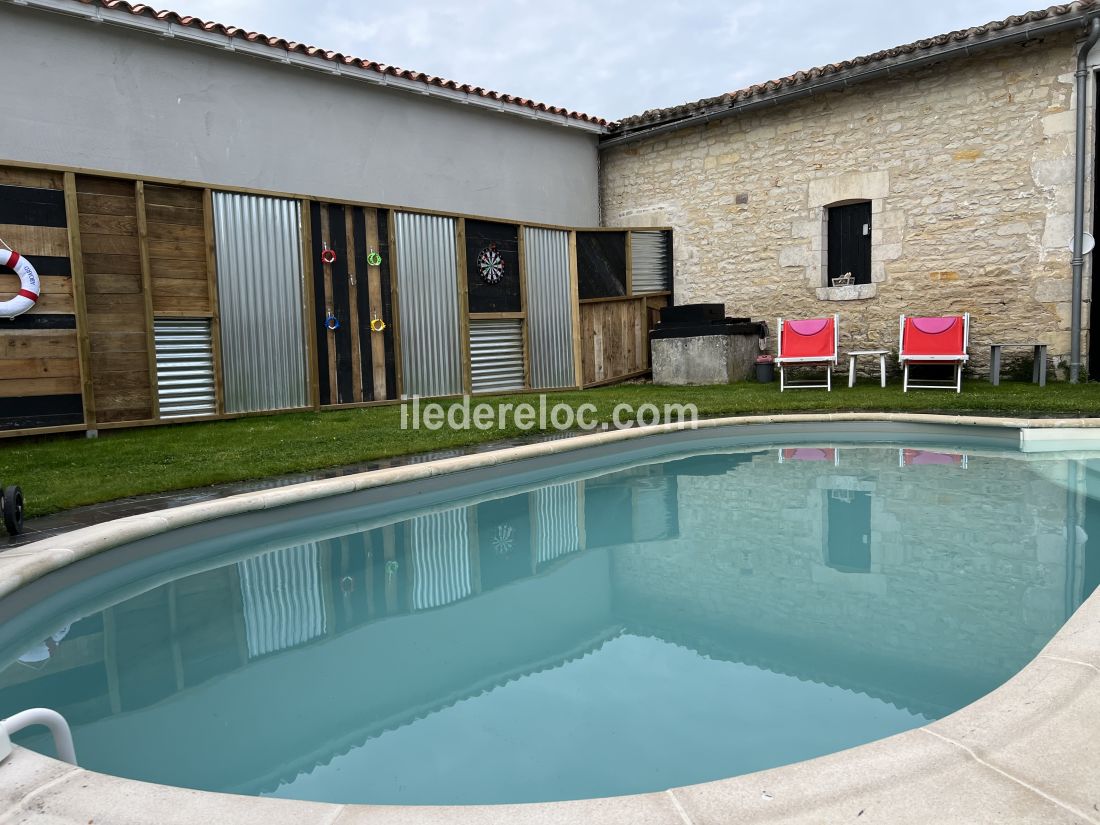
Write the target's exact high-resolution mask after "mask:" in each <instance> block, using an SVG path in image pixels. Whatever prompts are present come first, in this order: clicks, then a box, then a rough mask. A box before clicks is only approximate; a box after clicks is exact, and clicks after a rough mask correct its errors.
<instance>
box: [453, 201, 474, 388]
mask: <svg viewBox="0 0 1100 825" xmlns="http://www.w3.org/2000/svg"><path fill="white" fill-rule="evenodd" d="M455 270H456V271H457V272H458V335H459V350H458V351H459V353H460V357H461V359H462V392H463V393H465V394H466V395H469V394H470V393H471V392H473V370H472V365H471V364H470V289H469V286H468V284H467V283H466V219H465V218H457V219H456V221H455Z"/></svg>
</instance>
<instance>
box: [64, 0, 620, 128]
mask: <svg viewBox="0 0 1100 825" xmlns="http://www.w3.org/2000/svg"><path fill="white" fill-rule="evenodd" d="M67 2H71V3H76V4H79V5H83V6H93V7H96V8H103V9H107V10H109V11H121V12H126V13H129V14H132V15H134V16H136V17H149V18H152V19H154V20H159V21H161V22H167V23H172V24H176V25H179V26H183V27H185V28H190V29H198V30H201V31H204V32H207V33H209V34H220V35H224V36H226V37H228V38H230V39H241V40H245V41H247V42H249V43H258V44H260V45H263V46H268V47H270V48H276V49H283V50H285V51H287V52H291V53H294V54H301V55H305V56H307V57H316V58H319V59H322V60H327V61H329V62H330V63H336V64H340V65H344V66H354V67H356V68H360V69H364V70H366V71H372V72H377V73H378V74H381V75H389V76H392V77H397V78H401V79H404V80H411V81H414V82H420V83H424V84H426V85H429V86H436V87H438V88H441V89H449V90H452V91H458V92H463V93H465V94H470V95H476V96H478V97H483V98H486V99H488V100H496V101H500V102H501V103H506V104H509V105H512V106H518V107H522V108H526V109H532V110H534V111H538V112H546V113H548V114H553V115H559V116H561V117H565V118H569V119H571V120H578V121H582V122H585V123H592V124H595V125H597V126H607V125H609V121H608V120H607V119H606V118H602V117H598V116H596V115H589V114H585V113H584V112H578V111H574V110H570V109H567V108H565V107H564V106H553V105H550V104H547V103H541V102H539V101H536V100H531V99H530V98H526V97H521V96H519V95H513V94H508V93H506V92H497V91H494V90H492V89H486V88H483V87H481V86H473V85H470V84H468V83H459V82H458V81H456V80H450V79H448V78H444V77H437V76H435V75H430V74H427V73H425V72H417V71H413V70H411V69H402V68H400V67H398V66H391V65H389V64H386V63H381V62H379V61H376V60H368V59H365V58H360V57H355V56H353V55H346V54H344V53H342V52H336V51H332V50H329V49H322V48H320V47H317V46H309V45H306V44H305V43H299V42H297V41H295V40H287V39H286V38H283V37H273V36H270V35H267V34H264V33H262V32H255V31H247V30H245V29H243V28H241V27H239V26H231V25H226V24H224V23H218V22H215V21H211V20H203V19H202V18H200V17H196V16H194V15H187V14H180V13H179V12H176V11H171V10H168V9H161V10H158V9H156V8H154V7H153V6H149V5H146V4H144V3H130V2H128V0H67Z"/></svg>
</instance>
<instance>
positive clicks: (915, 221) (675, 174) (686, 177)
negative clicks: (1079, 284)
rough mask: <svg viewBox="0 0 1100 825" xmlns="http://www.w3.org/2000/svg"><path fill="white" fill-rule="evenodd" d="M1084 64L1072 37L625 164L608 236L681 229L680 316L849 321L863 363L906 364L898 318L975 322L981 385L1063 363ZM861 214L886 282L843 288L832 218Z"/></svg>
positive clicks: (608, 195)
mask: <svg viewBox="0 0 1100 825" xmlns="http://www.w3.org/2000/svg"><path fill="white" fill-rule="evenodd" d="M1074 61H1075V52H1074V36H1073V35H1072V34H1071V33H1067V34H1064V35H1059V36H1053V37H1050V38H1047V39H1045V40H1041V41H1036V42H1034V43H1031V44H1028V45H1023V46H1021V45H1013V46H1008V47H1004V48H998V49H994V50H991V51H989V52H986V53H980V54H978V55H976V56H973V57H969V58H965V59H958V60H951V61H948V62H945V63H942V64H938V65H933V66H930V67H926V68H923V69H918V70H915V71H911V72H907V73H901V74H898V75H895V76H893V77H890V78H886V79H882V80H876V81H870V82H867V83H864V84H861V85H858V86H855V87H852V88H850V89H847V90H844V91H839V92H830V93H826V94H822V95H819V96H814V97H810V98H805V99H802V100H799V101H794V102H791V103H789V104H785V105H781V106H776V107H775V108H772V109H761V110H757V111H754V112H748V113H746V114H744V115H740V116H732V117H728V118H725V119H722V120H718V121H712V122H711V123H710V124H707V125H705V126H699V127H693V128H686V129H683V130H678V131H672V132H667V133H665V134H662V135H656V136H654V137H652V138H649V139H646V140H644V141H639V142H636V143H628V144H623V145H620V146H613V147H610V148H608V149H605V150H604V151H603V152H602V156H601V180H600V190H601V199H602V216H603V221H604V223H605V224H607V225H609V226H657V225H668V226H672V227H675V230H676V234H675V237H676V243H675V284H676V296H675V297H676V302H677V303H688V302H695V301H724V302H725V304H726V308H727V312H728V313H730V314H732V315H751V316H752V317H754V318H762V319H767V320H771V321H772V322H774V319H775V318H776V317H778V316H784V317H798V316H802V317H814V316H821V315H827V314H832V313H834V312H839V313H840V315H841V323H842V327H841V346H842V347H843V348H853V349H854V348H871V347H874V348H879V347H882V348H890V349H896V348H897V343H898V341H897V338H898V329H897V328H898V315H899V314H900V313H907V314H944V313H958V312H964V311H969V312H970V313H971V316H972V335H971V341H972V345H971V356H972V358H973V363H972V366H971V369H972V371H977V372H980V373H982V374H984V373H985V370H986V368H987V365H988V357H989V356H988V352H989V351H988V347H987V345H988V343H990V342H992V341H1013V340H1021V339H1034V340H1036V341H1042V342H1045V343H1047V344H1048V345H1049V347H1050V353H1051V355H1052V356H1053V357H1054V360H1055V364H1059V363H1065V362H1066V361H1067V360H1068V353H1069V349H1070V341H1069V338H1070V336H1069V328H1070V326H1069V325H1070V266H1069V261H1070V253H1069V251H1068V249H1067V244H1068V242H1069V239H1070V237H1071V235H1072V208H1073V139H1074V117H1075V113H1074V107H1075V101H1074V94H1073V70H1074V65H1075V64H1074ZM1089 145H1090V146H1091V143H1090V144H1089ZM1090 154H1091V153H1090ZM850 200H869V201H870V202H871V208H872V229H871V233H872V238H871V240H872V283H871V284H867V285H862V286H858V287H839V288H837V287H830V286H829V285H827V284H826V283H825V281H826V267H825V261H826V254H827V250H826V234H825V215H826V207H827V206H828V205H830V204H836V203H838V202H844V201H850ZM1090 226H1091V218H1090V217H1087V218H1086V228H1088V227H1090ZM1089 289H1090V287H1089V283H1088V278H1087V277H1086V284H1085V291H1084V294H1085V296H1086V298H1087V297H1088V295H1089V294H1090V292H1089ZM1083 321H1084V323H1086V324H1087V322H1088V305H1087V303H1086V305H1085V307H1084V311H1083Z"/></svg>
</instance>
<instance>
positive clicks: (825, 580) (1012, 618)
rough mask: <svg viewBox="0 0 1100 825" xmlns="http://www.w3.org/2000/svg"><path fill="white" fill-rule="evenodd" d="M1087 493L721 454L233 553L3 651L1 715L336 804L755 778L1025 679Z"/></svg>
mask: <svg viewBox="0 0 1100 825" xmlns="http://www.w3.org/2000/svg"><path fill="white" fill-rule="evenodd" d="M1094 464H1095V467H1094ZM1096 468H1100V464H1096V463H1095V462H1093V461H1091V460H1088V461H1086V460H1076V459H1074V460H1070V459H1065V458H1054V457H1042V456H1039V457H1036V456H1025V455H1021V454H1018V453H1008V452H1006V453H996V452H991V451H988V450H976V449H968V448H966V447H959V446H956V447H953V448H952V447H948V448H943V447H940V448H937V449H928V448H926V447H921V446H916V447H906V446H905V445H891V446H883V445H876V446H860V445H846V444H837V445H827V446H820V445H813V446H797V447H788V448H784V447H775V448H766V449H765V448H757V449H751V450H740V451H738V450H727V451H716V452H711V453H708V454H704V455H689V456H673V457H671V458H667V457H666V459H664V460H655V461H650V462H647V463H642V464H639V465H637V466H631V467H627V468H620V469H613V470H608V471H602V472H589V473H587V475H585V476H583V477H581V476H574V477H567V476H561V475H559V477H558V478H556V479H554V480H553V482H552V483H546V484H541V485H538V486H533V487H531V488H529V489H527V488H517V486H512V487H511V489H507V490H505V491H503V492H502V491H498V492H496V493H494V494H491V495H485V496H481V497H480V498H479V499H478V500H475V501H465V502H462V503H460V504H456V503H454V502H457V501H459V499H458V496H459V494H460V492H461V491H460V490H457V489H456V491H455V493H454V498H453V499H452V503H451V504H447V503H442V504H436V505H434V506H432V507H430V508H427V509H423V508H422V509H420V510H419V511H417V512H415V513H407V512H406V513H396V512H395V513H393V514H392V515H391V516H390V517H389V518H388V519H382V520H380V521H379V520H376V521H375V522H373V523H372V524H371V525H370V526H364V525H363V524H362V523H361V522H356V521H355V520H349V522H348V523H346V524H345V523H342V522H341V520H340V518H338V517H336V518H333V519H331V520H330V523H328V524H327V525H326V528H325V529H324V530H323V531H318V532H317V534H316V535H314V536H305V537H302V536H298V535H293V531H288V533H287V535H286V536H284V538H283V539H282V540H281V541H280V540H272V539H271V538H270V537H268V538H265V539H264V540H263V541H262V542H253V541H252V539H251V538H250V535H249V534H248V533H247V532H244V533H241V534H239V535H234V536H229V537H226V538H225V539H224V540H223V542H222V544H221V545H220V546H219V547H220V550H219V554H220V555H219V556H218V558H217V559H215V560H214V561H211V562H210V563H208V564H207V565H205V567H202V568H201V570H195V569H192V570H191V572H189V573H188V574H187V575H182V576H180V577H177V578H171V577H169V578H168V579H166V580H164V581H163V582H161V583H159V584H157V585H156V586H151V587H149V588H146V589H145V590H144V591H143V592H140V593H131V594H129V595H127V596H126V597H125V598H121V599H120V600H118V601H117V602H115V603H111V604H109V605H105V604H103V603H102V600H100V602H96V600H95V599H92V598H90V597H89V598H88V599H87V600H86V605H85V607H83V608H79V606H78V608H77V609H74V608H73V607H72V606H71V605H69V606H67V607H65V608H64V611H65V612H66V615H67V616H75V617H79V618H75V620H74V619H70V618H65V616H62V615H61V612H60V611H61V608H58V611H59V613H58V615H57V617H56V621H55V623H54V624H52V625H50V626H51V627H52V628H53V630H52V632H50V633H49V635H48V637H47V638H42V637H43V636H44V635H45V634H44V633H39V634H38V636H36V637H34V638H26V639H21V640H20V639H17V640H15V641H13V640H11V639H3V638H2V636H3V632H2V631H0V643H4V644H6V648H10V649H16V650H19V651H21V652H20V653H19V654H18V655H12V656H11V657H9V659H8V661H7V662H6V663H4V664H5V666H4V668H3V670H2V671H0V715H7V714H9V713H12V712H15V711H17V710H21V709H23V708H25V707H30V706H40V705H41V706H47V707H52V708H54V709H56V710H59V711H61V712H62V713H63V714H65V716H66V717H67V718H68V719H69V720H70V722H71V723H72V724H73V728H74V734H75V740H76V747H77V753H78V756H79V757H80V761H81V764H82V765H83V766H85V767H87V768H91V769H93V770H98V771H103V772H107V773H112V774H117V775H120V776H124V777H130V778H134V779H142V780H148V781H153V782H161V783H166V784H174V785H182V786H186V787H193V788H200V789H206V790H216V791H230V792H235V793H245V794H258V795H270V796H281V797H291V798H297V799H308V800H323V801H331V802H342V803H356V802H365V803H394V804H470V803H497V802H531V801H546V800H557V799H574V798H585V797H596V796H613V795H619V794H629V793H641V792H648V791H654V790H661V789H665V788H669V787H674V786H679V785H685V784H691V783H697V782H704V781H707V780H712V779H719V778H722V777H727V776H733V775H737V774H742V773H746V772H750V771H756V770H761V769H764V768H770V767H774V766H778V765H783V764H787V763H791V762H795V761H799V760H803V759H808V758H811V757H814V756H818V755H821V754H826V753H830V752H833V751H837V750H840V749H844V748H848V747H852V746H855V745H859V744H862V743H865V742H869V741H872V740H875V739H879V738H881V737H884V736H888V735H891V734H894V733H898V732H901V731H904V730H908V729H910V728H913V727H916V726H920V725H923V724H925V723H927V722H928V721H929V720H933V719H936V718H939V717H941V716H944V715H946V714H948V713H951V712H953V711H955V710H957V709H958V708H960V707H962V706H964V705H966V704H968V703H970V702H972V701H973V700H975V699H977V698H978V697H980V696H982V695H984V694H985V693H988V692H989V691H990V690H992V689H993V688H995V687H997V686H998V685H1000V684H1001V683H1003V682H1004V681H1005V680H1006V679H1008V678H1009V677H1011V676H1012V675H1013V674H1014V673H1016V672H1017V671H1018V670H1019V669H1020V668H1021V667H1022V666H1023V665H1025V664H1026V663H1027V662H1028V661H1029V660H1030V659H1032V658H1033V657H1034V656H1035V655H1036V653H1037V652H1038V651H1039V650H1040V648H1041V647H1042V646H1043V645H1044V644H1045V643H1046V642H1047V641H1048V640H1049V639H1050V637H1051V636H1052V635H1053V634H1054V633H1055V632H1056V631H1057V629H1058V628H1059V627H1060V626H1061V625H1062V624H1063V623H1064V622H1065V620H1066V618H1067V617H1068V616H1069V614H1070V613H1072V612H1073V610H1075V609H1076V607H1077V606H1078V605H1079V604H1080V602H1081V601H1082V600H1083V599H1084V598H1085V597H1087V595H1088V594H1089V593H1090V592H1091V590H1092V589H1093V588H1094V587H1095V585H1096V583H1097V579H1098V578H1100V548H1095V547H1092V546H1091V545H1093V544H1095V542H1092V541H1090V540H1089V534H1090V533H1091V532H1092V531H1093V529H1094V528H1095V529H1096V530H1097V531H1100V505H1098V503H1097V500H1096V499H1095V498H1093V497H1092V496H1090V495H1089V493H1092V492H1100V488H1097V489H1096V490H1094V489H1093V487H1094V477H1095V476H1097V474H1096V473H1094V469H1096ZM227 547H229V548H230V550H231V551H232V552H230V553H228V555H227V554H226V548H227ZM47 606H48V605H47ZM37 609H40V610H42V609H46V608H44V607H43V605H38V606H37ZM13 644H14V645H15V647H14V648H12V645H13ZM23 741H24V743H25V744H28V745H29V746H31V747H34V748H36V749H40V750H43V751H44V752H49V750H50V746H49V743H48V741H47V739H46V738H45V737H44V736H31V737H29V738H26V739H24V740H23Z"/></svg>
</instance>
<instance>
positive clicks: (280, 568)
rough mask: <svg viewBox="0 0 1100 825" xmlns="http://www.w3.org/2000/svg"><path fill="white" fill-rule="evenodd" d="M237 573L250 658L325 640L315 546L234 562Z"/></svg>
mask: <svg viewBox="0 0 1100 825" xmlns="http://www.w3.org/2000/svg"><path fill="white" fill-rule="evenodd" d="M237 570H238V572H239V575H240V579H241V600H242V603H243V604H242V607H243V611H244V629H245V639H246V641H247V643H248V657H249V658H250V659H254V658H256V657H258V656H265V655H267V654H268V653H275V652H277V651H280V650H286V649H287V648H291V647H296V646H297V645H300V644H304V643H305V642H308V641H309V640H310V639H316V638H317V637H318V636H322V635H324V632H325V602H324V595H323V593H322V592H321V551H320V548H319V547H318V545H317V544H304V545H299V546H296V547H287V548H285V549H283V550H273V551H272V552H270V553H263V554H261V555H259V556H253V557H252V558H250V559H245V560H244V561H242V562H239V563H238V564H237Z"/></svg>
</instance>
